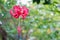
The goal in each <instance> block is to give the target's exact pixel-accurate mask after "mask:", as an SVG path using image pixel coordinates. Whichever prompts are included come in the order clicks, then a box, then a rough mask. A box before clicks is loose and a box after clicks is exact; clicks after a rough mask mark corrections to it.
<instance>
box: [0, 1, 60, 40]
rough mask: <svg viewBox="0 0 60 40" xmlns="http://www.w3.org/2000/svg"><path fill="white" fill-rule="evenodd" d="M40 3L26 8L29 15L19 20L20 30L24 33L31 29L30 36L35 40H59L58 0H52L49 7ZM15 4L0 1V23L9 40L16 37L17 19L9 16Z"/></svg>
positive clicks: (59, 3) (59, 17)
mask: <svg viewBox="0 0 60 40" xmlns="http://www.w3.org/2000/svg"><path fill="white" fill-rule="evenodd" d="M42 2H43V1H41V4H38V5H36V4H32V5H30V6H29V7H28V8H29V15H28V16H27V18H26V19H25V20H24V21H23V20H20V21H21V25H22V28H25V29H23V30H25V31H26V32H27V31H28V30H29V29H32V30H33V32H32V33H31V34H30V36H31V37H32V36H34V37H36V38H37V40H60V0H52V1H51V2H52V3H51V4H50V5H43V4H42ZM15 4H16V0H0V15H1V16H0V21H2V23H3V24H2V27H3V28H4V29H5V30H6V31H7V34H8V39H10V40H14V38H16V35H17V30H16V27H17V25H18V19H14V18H12V17H11V16H10V14H9V10H10V9H11V8H12V7H13V6H14V5H15ZM23 33H25V32H23Z"/></svg>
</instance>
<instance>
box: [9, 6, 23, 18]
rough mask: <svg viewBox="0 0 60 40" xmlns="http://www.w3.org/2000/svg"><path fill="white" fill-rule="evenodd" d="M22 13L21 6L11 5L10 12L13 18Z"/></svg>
mask: <svg viewBox="0 0 60 40" xmlns="http://www.w3.org/2000/svg"><path fill="white" fill-rule="evenodd" d="M22 13H23V10H22V7H20V6H19V5H16V6H13V8H12V9H11V10H10V14H11V15H12V16H13V17H14V18H19V16H20V15H21V14H22Z"/></svg>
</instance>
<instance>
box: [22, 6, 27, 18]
mask: <svg viewBox="0 0 60 40" xmlns="http://www.w3.org/2000/svg"><path fill="white" fill-rule="evenodd" d="M22 8H23V13H22V19H25V18H26V16H27V15H28V8H26V7H25V6H22Z"/></svg>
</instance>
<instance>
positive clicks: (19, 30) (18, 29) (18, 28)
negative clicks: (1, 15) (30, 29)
mask: <svg viewBox="0 0 60 40" xmlns="http://www.w3.org/2000/svg"><path fill="white" fill-rule="evenodd" d="M17 32H18V34H20V33H21V32H22V29H21V27H20V26H18V27H17Z"/></svg>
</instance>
